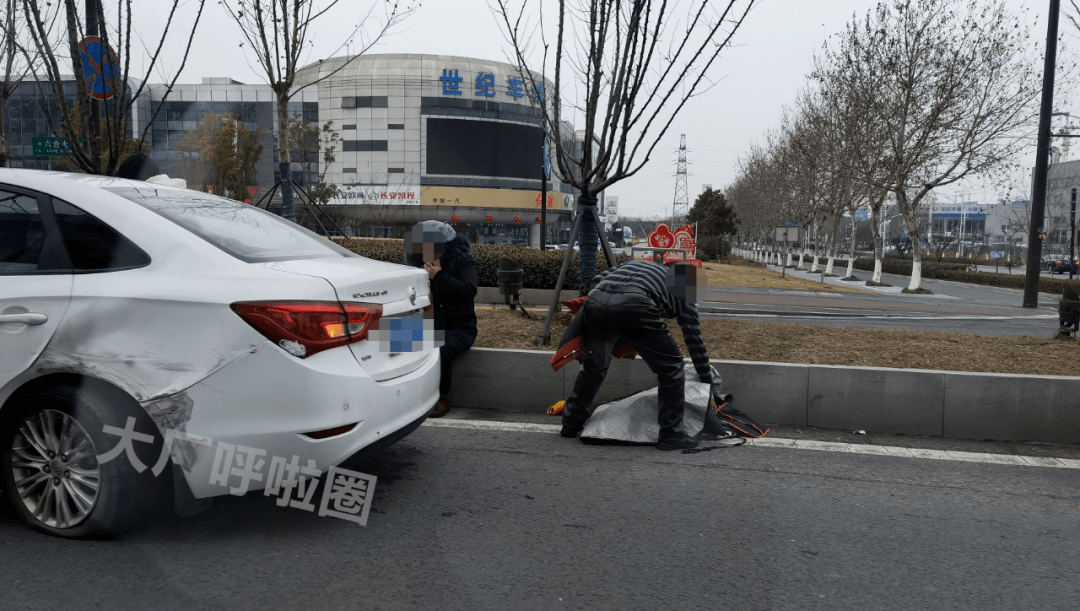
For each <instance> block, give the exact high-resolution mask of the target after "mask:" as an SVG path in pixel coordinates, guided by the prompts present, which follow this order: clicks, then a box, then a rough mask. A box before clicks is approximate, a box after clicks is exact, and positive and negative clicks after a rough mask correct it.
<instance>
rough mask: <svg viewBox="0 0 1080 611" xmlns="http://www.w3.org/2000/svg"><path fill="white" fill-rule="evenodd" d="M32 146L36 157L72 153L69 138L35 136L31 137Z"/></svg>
mask: <svg viewBox="0 0 1080 611" xmlns="http://www.w3.org/2000/svg"><path fill="white" fill-rule="evenodd" d="M30 147H31V151H32V154H33V155H34V156H35V157H66V156H67V155H70V154H71V145H70V144H69V143H68V141H67V138H56V137H44V138H43V137H38V136H35V137H33V138H31V139H30Z"/></svg>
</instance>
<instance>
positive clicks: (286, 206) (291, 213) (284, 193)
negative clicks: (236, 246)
mask: <svg viewBox="0 0 1080 611" xmlns="http://www.w3.org/2000/svg"><path fill="white" fill-rule="evenodd" d="M277 98H278V100H277V123H278V180H279V181H280V183H281V216H282V217H284V218H287V219H289V220H296V207H295V206H294V205H293V189H292V163H291V162H290V160H289V138H288V130H287V129H286V126H288V124H289V98H287V97H285V96H283V95H280V94H279V95H278V96H277Z"/></svg>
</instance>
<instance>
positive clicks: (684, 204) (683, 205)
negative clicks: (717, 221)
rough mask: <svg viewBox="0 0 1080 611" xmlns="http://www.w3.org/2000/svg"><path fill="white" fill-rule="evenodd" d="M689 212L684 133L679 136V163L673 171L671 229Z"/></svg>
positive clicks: (684, 218)
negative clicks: (673, 199) (673, 194)
mask: <svg viewBox="0 0 1080 611" xmlns="http://www.w3.org/2000/svg"><path fill="white" fill-rule="evenodd" d="M689 213H690V196H689V194H688V192H687V187H686V134H681V135H680V136H679V165H678V169H677V170H676V171H675V203H673V204H672V206H671V229H672V230H674V229H675V228H676V227H678V226H679V224H681V223H682V222H683V221H685V220H686V215H687V214H689Z"/></svg>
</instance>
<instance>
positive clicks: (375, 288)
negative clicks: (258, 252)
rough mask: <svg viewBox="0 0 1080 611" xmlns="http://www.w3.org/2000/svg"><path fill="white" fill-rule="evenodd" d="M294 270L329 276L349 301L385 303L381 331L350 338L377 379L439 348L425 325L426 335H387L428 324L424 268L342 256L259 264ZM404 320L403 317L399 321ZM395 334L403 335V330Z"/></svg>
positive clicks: (410, 367)
mask: <svg viewBox="0 0 1080 611" xmlns="http://www.w3.org/2000/svg"><path fill="white" fill-rule="evenodd" d="M257 265H260V266H263V267H266V268H268V269H273V270H277V271H281V272H286V273H290V274H300V275H304V276H313V277H317V278H323V279H325V280H326V281H327V282H329V283H330V284H331V285H332V286H333V287H334V291H335V292H336V293H337V296H338V300H339V301H341V302H343V303H369V304H378V305H380V306H382V316H381V318H380V319H379V330H380V333H378V334H372V335H370V336H369V337H370V339H368V340H366V341H359V342H354V343H351V344H349V349H350V350H351V351H352V354H353V356H354V357H355V358H356V360H357V362H359V363H360V366H361V367H363V368H364V371H365V372H367V374H368V375H370V376H371V377H372V378H373V379H375V380H376V381H384V380H390V379H393V378H396V377H399V376H403V375H406V374H408V373H411V372H412V371H414V370H416V369H417V368H419V367H420V366H421V365H422V364H423V363H424V362H425V361H426V360H427V359H428V357H429V356H430V355H431V352H432V351H433V350H434V348H435V347H434V345H433V342H432V340H433V333H432V330H431V329H430V328H427V329H424V333H423V338H424V340H425V341H423V342H416V343H411V344H409V343H406V342H401V341H397V342H393V343H391V342H390V341H387V340H388V339H389V338H388V337H387V335H388V334H387V333H383V331H389V329H390V328H391V327H396V328H399V329H414V328H419V327H422V326H423V308H424V307H426V306H428V305H430V304H431V296H430V292H429V289H428V275H427V272H425V271H424V270H422V269H416V268H411V267H406V266H404V265H396V264H393V263H384V262H382V261H374V260H371V259H366V258H363V257H357V258H342V259H300V260H294V261H275V262H272V263H260V264H257ZM395 321H400V322H395ZM395 337H399V338H400V337H401V335H400V333H398V334H396V335H395Z"/></svg>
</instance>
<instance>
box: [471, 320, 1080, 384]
mask: <svg viewBox="0 0 1080 611" xmlns="http://www.w3.org/2000/svg"><path fill="white" fill-rule="evenodd" d="M476 315H477V320H478V323H479V331H480V333H479V336H478V337H477V340H476V345H477V346H483V347H489V348H513V349H518V350H540V349H541V348H538V347H537V346H536V338H537V336H539V335H540V329H541V327H542V325H543V320H527V319H525V318H522V317H521V315H520V314H518V313H517V312H512V311H510V310H509V309H507V308H505V307H502V308H494V309H493V308H477V310H476ZM542 315H543V314H542V313H541V316H542ZM555 317H556V320H555V321H553V322H552V329H551V337H552V342H551V345H550V346H549V347H546V348H542V349H543V350H554V349H555V346H557V345H558V342H559V338H560V337H562V333H563V331H565V330H566V325H565V323H566V322H569V313H568V312H564V313H562V314H556V315H555ZM668 327H669V328H670V329H672V331H673V334H674V336H675V340H676V341H677V342H678V343H679V346H680V347H681V348H682V350H683V354H688V352H687V351H686V345H685V344H684V343H683V339H682V333H681V332H680V331H679V328H678V326H677V325H676V324H675V323H674V321H668ZM701 329H702V334H703V335H704V337H705V345H706V346H707V347H708V348H709V356H711V357H712V358H718V359H730V360H736V361H768V362H777V363H813V364H819V365H854V366H862V367H894V368H901V369H933V370H939V371H980V372H990V373H1021V374H1054V375H1070V376H1080V343H1078V342H1076V341H1070V340H1055V339H1048V338H1047V339H1044V338H1034V337H983V336H979V335H968V334H965V333H955V332H944V331H911V330H894V329H860V328H848V327H815V326H813V325H794V324H787V323H762V322H744V321H733V320H715V319H713V320H703V321H701Z"/></svg>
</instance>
